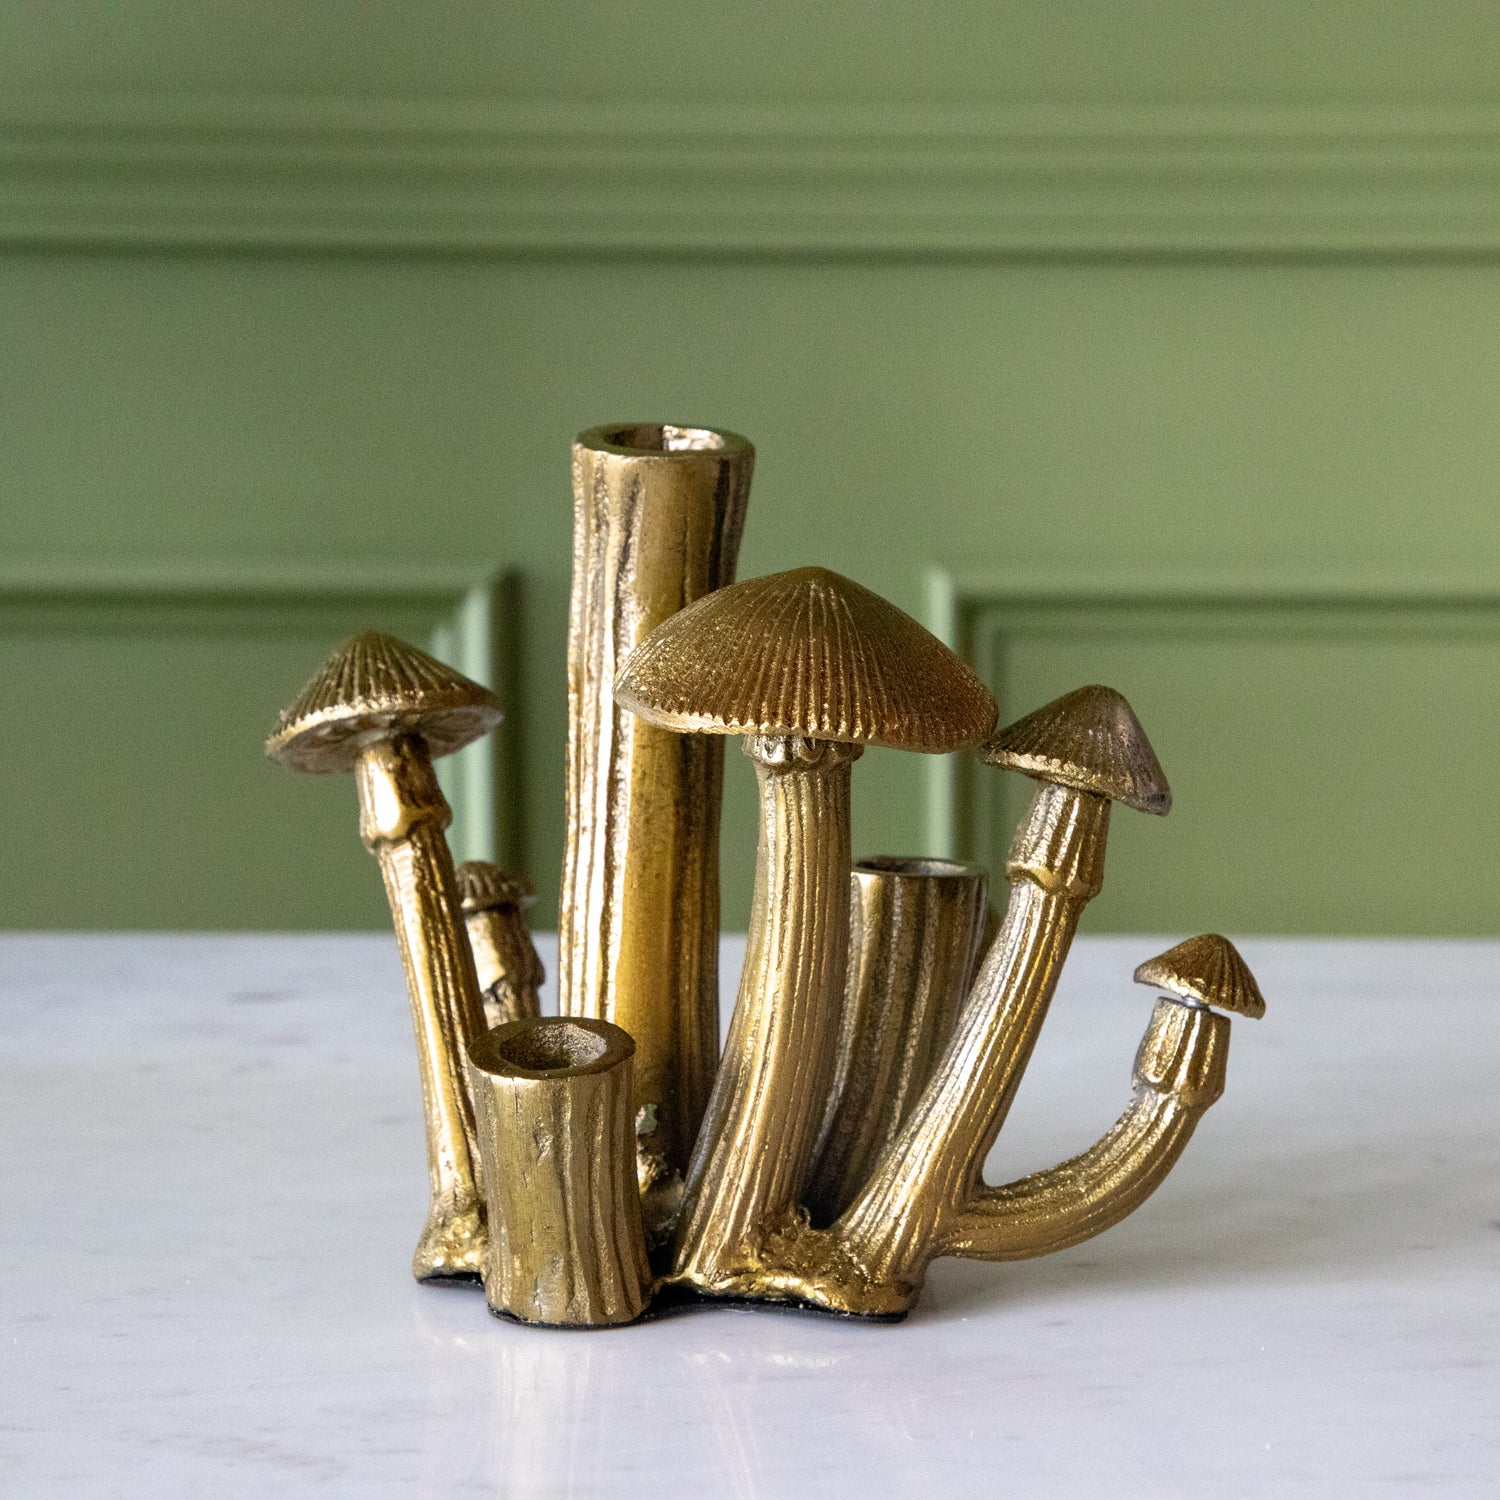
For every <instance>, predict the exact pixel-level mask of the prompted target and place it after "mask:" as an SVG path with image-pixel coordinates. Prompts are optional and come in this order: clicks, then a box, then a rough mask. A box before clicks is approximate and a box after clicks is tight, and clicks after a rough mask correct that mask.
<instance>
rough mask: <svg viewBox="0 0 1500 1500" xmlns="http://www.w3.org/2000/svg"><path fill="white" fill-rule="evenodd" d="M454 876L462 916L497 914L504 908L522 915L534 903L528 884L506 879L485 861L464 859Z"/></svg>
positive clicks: (532, 891) (515, 879)
mask: <svg viewBox="0 0 1500 1500" xmlns="http://www.w3.org/2000/svg"><path fill="white" fill-rule="evenodd" d="M453 874H454V876H455V878H456V879H457V881H458V896H459V901H460V904H461V905H462V906H463V909H464V911H465V912H474V911H500V910H502V909H503V908H505V907H514V908H515V909H516V910H517V911H525V910H526V908H527V907H528V906H531V905H532V904H533V903H534V902H535V901H536V892H535V891H534V890H533V889H532V888H531V883H530V882H529V881H526V880H522V879H520V878H519V877H517V876H513V875H507V874H506V873H505V871H504V870H502V869H501V868H500V866H499V865H494V864H491V863H490V862H489V861H488V860H485V859H466V860H465V861H464V862H463V864H461V865H459V866H457V868H455V870H454V871H453Z"/></svg>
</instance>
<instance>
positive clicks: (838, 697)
mask: <svg viewBox="0 0 1500 1500" xmlns="http://www.w3.org/2000/svg"><path fill="white" fill-rule="evenodd" d="M615 700H616V701H617V702H618V703H620V704H622V705H623V706H624V707H626V708H629V709H632V710H633V711H634V712H636V713H638V714H640V715H641V717H642V718H644V719H646V720H648V721H649V722H651V723H653V724H659V725H661V726H662V727H663V728H665V729H674V730H676V731H677V732H678V733H690V732H695V731H696V732H698V733H701V734H754V735H805V736H807V737H808V738H809V739H818V740H841V741H845V742H847V743H852V744H862V745H888V746H892V747H894V748H895V749H898V750H923V751H927V752H930V753H933V754H942V753H945V752H947V751H950V750H957V749H958V748H959V747H960V746H961V745H967V744H971V743H972V742H974V741H975V740H979V739H982V738H983V737H984V736H985V735H986V734H988V733H989V732H990V730H991V729H992V728H993V727H994V723H995V714H996V709H995V700H994V699H993V698H992V697H991V696H990V694H989V690H988V689H987V688H986V687H985V685H984V684H983V683H982V682H981V681H980V680H979V679H978V678H977V677H976V676H975V675H974V673H973V672H972V671H971V670H970V669H969V668H968V667H967V666H966V665H965V664H964V663H963V662H962V661H960V660H959V658H958V657H957V656H955V655H954V654H953V652H951V651H950V650H949V649H948V648H947V647H946V646H945V645H944V644H943V643H942V642H941V641H940V640H938V638H937V637H936V636H935V635H933V634H932V633H931V632H930V631H929V630H927V629H926V628H925V627H924V626H922V625H920V624H918V622H917V621H916V620H914V619H912V617H911V616H910V615H909V614H907V613H906V612H905V611H904V610H900V609H897V608H896V606H895V605H894V604H891V603H889V602H888V601H887V600H885V599H882V598H881V597H880V595H879V594H873V593H871V592H870V590H869V589H867V588H862V587H861V586H860V585H859V584H857V583H854V582H852V581H851V580H849V579H847V578H843V577H841V576H840V575H839V574H837V573H830V572H829V571H828V569H826V568H793V569H792V570H791V571H790V572H786V573H771V574H768V575H766V576H765V577H764V578H749V579H746V580H745V581H744V582H743V583H735V584H731V585H730V586H729V587H727V588H722V589H717V590H716V591H715V592H713V593H711V594H705V595H704V596H703V597H702V598H701V599H697V600H695V601H694V602H693V603H692V604H689V605H688V606H687V607H686V608H685V609H682V610H679V611H678V612H677V613H676V614H675V615H672V616H671V617H670V618H668V619H667V620H665V621H663V622H662V624H660V625H659V626H657V628H656V629H655V630H653V631H652V632H651V634H650V635H648V636H647V637H646V639H645V640H643V641H642V642H641V643H640V645H639V646H637V647H636V649H635V650H634V651H633V652H631V654H630V656H629V658H628V659H627V660H626V662H625V666H624V669H623V671H622V672H621V673H620V676H619V678H618V679H617V681H616V685H615Z"/></svg>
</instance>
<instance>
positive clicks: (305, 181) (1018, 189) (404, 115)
mask: <svg viewBox="0 0 1500 1500" xmlns="http://www.w3.org/2000/svg"><path fill="white" fill-rule="evenodd" d="M0 243H4V244H8V245H10V246H38V247H41V246H73V247H115V248H119V247H130V246H137V247H143V248H146V247H149V248H166V247H183V248H199V249H203V248H214V247H219V248H224V249H236V250H257V249H258V250H266V251H274V250H301V251H314V250H327V251H355V252H371V253H391V252H397V253H408V254H424V253H430V254H454V253H459V254H516V253H526V254H535V253H575V254H669V255H676V254H705V253H718V254H762V255H778V254H819V255H821V254H834V255H837V254H850V255H854V254H859V255H868V254H891V255H915V256H1023V255H1032V254H1043V253H1046V254H1077V255H1193V254H1198V255H1224V254H1234V255H1244V254H1271V255H1275V254H1285V255H1361V254H1376V255H1389V254H1448V255H1475V254H1488V253H1493V252H1495V251H1497V250H1500V109H1491V108H1454V109H1440V108H1421V107H1412V108H1394V107H1393V108H1376V107H1365V108H1357V109H1356V108H1328V107H1319V106H1308V107H1305V108H1249V107H1228V106H1226V107H1223V108H1215V109H1206V108H1194V109H1187V108H1145V107H1097V106H1093V107H1079V108H1061V107H1046V108H1043V107H1024V108H1021V107H995V108H985V109H977V108H976V109H967V110H962V109H951V108H935V107H919V106H905V107H902V106H895V107H890V106H884V105H870V106H867V107H857V106H848V105H823V106H819V105H785V106H783V105H769V104H768V105H739V106H736V105H705V104H685V103H673V104H649V105H648V104H623V103H622V104H607V103H601V102H597V101H545V100H532V101H515V100H512V101H499V102H495V103H487V104H464V103H422V102H396V101H372V102H355V101H348V100H302V99H281V98H264V97H243V98H212V97H207V98H183V99H177V100H171V99H167V100H158V99H152V100H141V99H133V98H115V97H87V96H84V97H78V98H56V97H47V98H32V99H24V98H23V99H17V98H12V99H11V100H9V101H7V102H6V103H5V104H3V105H0Z"/></svg>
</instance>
